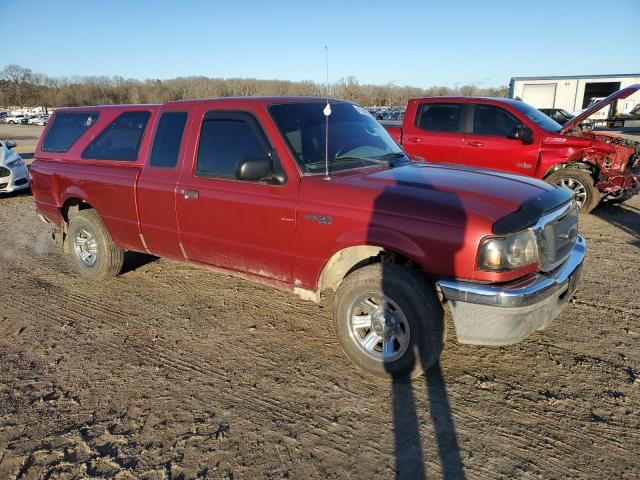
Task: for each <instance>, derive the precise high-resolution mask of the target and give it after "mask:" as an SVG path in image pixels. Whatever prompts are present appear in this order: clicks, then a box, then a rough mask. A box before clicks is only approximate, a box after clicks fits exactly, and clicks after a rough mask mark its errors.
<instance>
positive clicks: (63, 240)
mask: <svg viewBox="0 0 640 480" xmlns="http://www.w3.org/2000/svg"><path fill="white" fill-rule="evenodd" d="M51 238H52V239H53V241H54V242H55V244H56V246H57V247H58V248H61V249H62V251H63V252H65V253H69V242H67V224H66V223H63V224H62V228H53V229H52V230H51Z"/></svg>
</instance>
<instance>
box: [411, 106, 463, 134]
mask: <svg viewBox="0 0 640 480" xmlns="http://www.w3.org/2000/svg"><path fill="white" fill-rule="evenodd" d="M461 112H462V105H460V104H458V103H423V104H422V106H421V108H420V111H419V112H418V116H417V118H416V127H418V128H422V129H423V130H428V131H430V132H451V133H456V132H458V123H459V121H460V113H461Z"/></svg>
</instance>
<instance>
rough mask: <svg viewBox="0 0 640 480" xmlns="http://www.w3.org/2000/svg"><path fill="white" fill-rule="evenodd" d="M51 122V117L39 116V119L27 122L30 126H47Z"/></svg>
mask: <svg viewBox="0 0 640 480" xmlns="http://www.w3.org/2000/svg"><path fill="white" fill-rule="evenodd" d="M48 121H49V115H38V116H37V117H33V118H30V119H29V120H27V123H28V124H29V125H46V124H47V122H48Z"/></svg>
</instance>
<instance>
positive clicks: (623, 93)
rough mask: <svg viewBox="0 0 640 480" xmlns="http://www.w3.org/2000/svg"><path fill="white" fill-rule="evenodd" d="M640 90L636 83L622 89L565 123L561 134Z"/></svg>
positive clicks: (639, 84)
mask: <svg viewBox="0 0 640 480" xmlns="http://www.w3.org/2000/svg"><path fill="white" fill-rule="evenodd" d="M638 90H640V83H636V84H635V85H631V86H629V87H625V88H622V89H620V90H618V91H617V92H613V93H612V94H611V95H609V96H608V97H607V98H605V99H603V100H601V101H599V102H598V103H596V104H595V105H594V106H592V107H591V108H587V109H586V110H585V111H584V112H582V113H580V114H579V115H577V116H575V117H573V118H572V119H571V120H569V121H568V122H567V123H565V124H564V125H563V126H562V130H560V133H564V132H566V131H567V130H570V129H571V128H573V127H575V126H576V125H579V124H580V123H581V122H583V121H584V120H585V119H587V118H589V117H590V116H591V115H593V114H594V113H596V112H597V111H599V110H602V109H603V108H604V107H606V106H607V105H611V104H612V103H613V102H615V101H616V100H621V99H623V98H627V97H629V96H630V95H633V94H634V93H636V92H637V91H638Z"/></svg>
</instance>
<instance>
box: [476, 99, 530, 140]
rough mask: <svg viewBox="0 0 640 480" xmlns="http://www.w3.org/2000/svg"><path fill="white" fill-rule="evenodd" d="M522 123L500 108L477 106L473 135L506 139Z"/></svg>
mask: <svg viewBox="0 0 640 480" xmlns="http://www.w3.org/2000/svg"><path fill="white" fill-rule="evenodd" d="M521 123H522V122H520V121H519V120H518V119H517V118H515V117H514V116H513V115H511V114H510V113H509V112H507V111H506V110H503V109H502V108H500V107H494V106H493V105H476V110H475V113H474V114H473V133H475V134H476V135H492V136H495V137H506V136H507V135H509V134H510V133H511V132H513V131H514V130H515V129H516V127H517V126H518V125H521Z"/></svg>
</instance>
